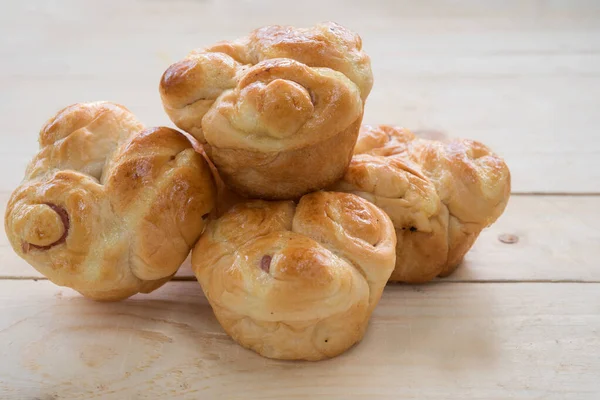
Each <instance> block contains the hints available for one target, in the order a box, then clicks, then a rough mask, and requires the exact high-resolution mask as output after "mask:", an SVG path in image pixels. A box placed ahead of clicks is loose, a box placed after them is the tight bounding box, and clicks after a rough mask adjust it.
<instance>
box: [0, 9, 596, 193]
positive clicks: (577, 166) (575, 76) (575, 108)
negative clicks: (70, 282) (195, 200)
mask: <svg viewBox="0 0 600 400" xmlns="http://www.w3.org/2000/svg"><path fill="white" fill-rule="evenodd" d="M323 20H336V21H338V22H340V23H342V24H344V25H347V26H348V27H349V28H351V29H353V30H355V31H356V32H358V33H360V34H361V36H362V37H363V42H364V48H365V49H366V51H367V52H368V53H369V54H370V55H371V58H372V63H373V70H374V75H375V86H374V89H373V92H372V94H371V96H370V97H369V100H368V103H367V108H366V113H365V122H368V123H373V124H378V123H391V124H400V125H404V126H406V127H409V128H414V129H437V130H440V131H443V132H445V133H446V134H447V135H449V136H461V137H468V138H473V139H478V140H481V141H483V142H484V143H486V144H489V145H490V146H491V147H492V148H493V149H495V150H496V151H497V152H498V153H499V154H501V155H502V156H504V157H505V158H506V160H507V162H508V164H509V166H510V168H511V170H512V172H513V183H514V185H513V189H514V191H516V192H600V157H599V156H600V140H599V139H598V135H595V134H593V132H594V127H596V126H598V125H599V124H600V113H598V112H597V108H598V98H599V96H600V3H599V2H595V1H585V0H577V1H568V2H567V1H554V0H526V1H522V0H508V1H502V2H496V1H476V0H467V1H460V2H456V1H447V0H434V1H430V2H413V1H396V0H385V1H369V2H366V1H358V0H351V1H347V0H332V1H322V0H303V1H299V2H285V1H279V0H253V1H234V0H218V1H217V0H204V1H193V0H174V1H158V0H137V1H135V0H129V1H122V0H106V1H102V2H81V1H78V0H63V1H56V2H47V1H44V0H32V1H26V2H25V1H22V2H21V1H13V2H4V3H3V11H2V13H1V15H0V57H1V58H2V63H1V64H0V84H1V85H2V91H0V119H1V120H2V124H3V129H2V131H1V132H0V155H1V156H2V157H0V177H1V179H0V190H9V189H12V188H13V187H14V186H15V185H16V184H17V183H18V182H19V180H20V179H21V174H19V172H20V171H23V169H24V167H25V164H26V162H27V160H28V159H29V158H31V156H32V155H33V154H34V153H35V151H36V136H37V132H38V130H39V128H40V127H41V126H42V124H43V123H44V121H45V120H46V119H47V118H49V117H50V116H51V115H52V114H53V113H55V112H56V111H57V110H58V109H60V108H62V107H63V106H65V105H67V104H71V103H74V102H81V101H92V100H111V101H116V102H121V103H123V104H125V105H127V106H128V107H130V108H131V109H132V111H134V112H135V113H136V114H137V115H138V116H139V117H140V119H141V120H142V121H144V122H145V123H146V124H148V125H160V124H167V125H170V122H169V121H168V118H167V117H166V115H165V114H164V112H163V111H162V107H161V104H160V99H159V96H158V89H157V87H158V81H159V79H160V76H161V74H162V73H163V72H164V70H165V69H166V68H167V66H168V65H169V64H170V63H172V62H174V61H176V60H178V59H180V58H182V57H183V56H184V55H185V54H186V53H187V52H188V51H190V50H191V49H193V48H197V47H202V46H206V45H209V44H212V43H213V42H215V41H218V40H222V39H233V38H235V37H238V36H240V35H244V34H246V33H247V32H248V31H250V30H251V29H253V28H256V27H258V26H262V25H265V24H294V25H297V26H307V25H311V24H314V23H316V22H318V21H323Z"/></svg>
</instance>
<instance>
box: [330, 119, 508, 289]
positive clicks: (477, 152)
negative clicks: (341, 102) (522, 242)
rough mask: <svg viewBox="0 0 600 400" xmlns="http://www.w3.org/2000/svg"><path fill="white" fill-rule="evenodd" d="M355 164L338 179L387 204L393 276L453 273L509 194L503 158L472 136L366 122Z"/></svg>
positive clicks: (409, 278) (339, 186) (345, 187)
mask: <svg viewBox="0 0 600 400" xmlns="http://www.w3.org/2000/svg"><path fill="white" fill-rule="evenodd" d="M354 151H355V155H354V157H353V158H352V161H351V163H350V166H349V168H348V171H347V172H346V174H345V175H344V177H343V179H342V180H341V181H339V182H338V183H336V184H335V185H334V186H333V189H334V190H339V191H344V192H351V193H354V194H357V195H359V196H362V197H364V198H365V199H367V200H369V201H371V202H373V203H374V204H376V205H378V206H379V207H381V208H382V209H383V210H384V211H385V212H386V213H387V214H388V215H389V216H390V218H391V219H392V221H393V223H394V227H395V229H396V234H397V239H398V240H397V247H396V268H395V270H394V272H393V273H392V275H391V277H390V280H391V281H402V282H410V283H419V282H427V281H429V280H431V279H433V278H435V277H436V276H447V275H449V274H451V273H452V272H453V271H454V270H455V269H456V267H457V266H458V265H459V264H460V262H461V261H462V259H463V257H464V255H465V254H466V253H467V251H469V249H470V248H471V246H472V245H473V243H474V242H475V240H476V239H477V236H478V235H479V233H480V232H481V230H482V229H483V228H485V227H487V226H489V225H490V224H492V223H493V222H495V221H496V219H497V218H498V217H499V216H500V215H501V214H502V212H503V211H504V208H505V207H506V204H507V202H508V198H509V196H510V172H509V170H508V167H507V166H506V164H505V163H504V161H503V160H502V159H501V158H500V157H499V156H497V155H496V154H494V153H492V151H491V150H490V149H489V148H487V147H486V146H484V145H483V144H481V143H478V142H475V141H471V140H452V141H448V142H441V141H433V140H426V139H420V138H417V137H415V135H413V134H412V133H411V132H410V131H408V130H406V129H403V128H398V127H392V126H385V125H384V126H378V127H370V126H364V127H363V128H362V129H361V132H360V136H359V139H358V141H357V143H356V147H355V150H354Z"/></svg>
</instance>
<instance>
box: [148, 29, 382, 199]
mask: <svg viewBox="0 0 600 400" xmlns="http://www.w3.org/2000/svg"><path fill="white" fill-rule="evenodd" d="M372 84H373V77H372V73H371V66H370V60H369V58H368V56H367V55H366V54H365V53H364V52H363V51H362V43H361V39H360V37H359V36H358V35H355V34H353V33H352V32H350V31H348V30H347V29H345V28H343V27H342V26H340V25H337V24H334V23H327V24H320V25H317V26H315V27H313V28H309V29H295V28H292V27H287V26H268V27H264V28H261V29H257V30H255V31H254V32H252V33H251V34H250V35H249V36H248V37H245V38H242V39H239V40H236V41H233V42H222V43H218V44H216V45H214V46H212V47H209V48H206V49H203V50H198V51H193V52H191V53H190V54H189V55H188V56H187V57H186V58H185V59H183V60H181V61H179V62H177V63H175V64H173V65H171V66H170V67H169V68H168V69H167V71H166V72H165V73H164V75H163V77H162V79H161V82H160V94H161V97H162V101H163V105H164V108H165V111H166V112H167V114H168V115H169V117H170V118H171V119H172V120H173V122H174V123H175V124H176V125H177V126H178V127H179V128H181V129H183V130H185V131H187V132H189V133H190V134H192V135H194V136H195V137H196V138H197V139H198V140H199V141H200V142H202V143H203V144H205V146H204V147H205V150H206V153H207V154H208V156H209V157H210V159H211V160H212V161H213V163H214V164H215V166H216V167H217V169H218V170H219V174H220V175H221V177H222V178H223V180H224V181H225V183H227V185H228V186H230V187H232V188H233V189H234V190H236V191H237V192H239V193H240V194H242V195H244V196H247V197H259V198H265V199H294V198H298V197H300V196H301V195H303V194H305V193H308V192H310V191H314V190H317V189H321V188H323V187H325V186H327V185H330V184H332V183H334V182H335V181H336V180H337V179H339V178H340V177H341V176H342V175H343V173H344V171H345V169H346V167H347V166H348V163H349V162H350V158H351V156H352V149H353V148H354V144H355V142H356V137H357V135H358V130H359V127H360V123H361V121H362V116H363V109H364V102H365V100H366V98H367V96H368V94H369V92H370V90H371V87H372Z"/></svg>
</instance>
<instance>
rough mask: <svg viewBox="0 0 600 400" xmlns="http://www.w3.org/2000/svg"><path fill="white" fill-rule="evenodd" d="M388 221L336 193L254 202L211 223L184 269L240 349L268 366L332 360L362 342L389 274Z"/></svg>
mask: <svg viewBox="0 0 600 400" xmlns="http://www.w3.org/2000/svg"><path fill="white" fill-rule="evenodd" d="M395 244H396V238H395V234H394V227H393V225H392V222H391V221H390V219H389V217H388V216H387V215H385V213H384V212H383V211H381V210H380V209H379V208H377V207H376V206H374V205H373V204H371V203H369V202H367V201H365V200H363V199H361V198H360V197H358V196H354V195H352V194H346V193H334V192H315V193H311V194H308V195H305V196H304V197H302V198H301V199H300V201H299V203H298V204H297V205H296V204H295V203H294V202H292V201H279V202H267V201H262V200H255V201H250V202H245V203H240V204H237V205H235V206H233V207H232V208H231V209H230V210H229V211H227V212H226V213H225V214H224V215H223V216H222V217H220V218H219V219H217V220H214V221H213V222H211V223H210V224H209V226H208V228H207V230H206V232H205V234H203V235H202V237H201V238H200V240H199V241H198V244H197V245H196V247H195V248H194V250H193V252H192V267H193V269H194V272H195V274H196V276H197V278H198V281H199V282H200V284H201V286H202V289H203V290H204V293H205V295H206V297H207V298H208V301H209V302H210V304H211V306H212V308H213V311H214V313H215V315H216V317H217V319H218V320H219V322H220V323H221V325H222V326H223V328H224V329H225V331H226V332H227V333H228V334H229V335H230V336H231V337H233V339H234V340H236V341H237V342H238V343H240V344H241V345H242V346H244V347H246V348H249V349H252V350H254V351H256V352H257V353H259V354H261V355H263V356H265V357H269V358H278V359H290V360H292V359H293V360H299V359H303V360H319V359H324V358H329V357H333V356H335V355H338V354H340V353H342V352H343V351H345V350H346V349H348V348H349V347H351V346H352V345H353V344H355V343H356V342H358V341H359V340H360V339H361V338H362V337H363V335H364V332H365V329H366V327H367V324H368V320H369V317H370V315H371V313H372V311H373V309H374V307H375V306H376V304H377V303H378V301H379V298H380V296H381V293H382V291H383V288H384V286H385V284H386V282H387V280H388V278H389V275H390V273H391V272H392V270H393V268H394V257H395V254H394V249H395Z"/></svg>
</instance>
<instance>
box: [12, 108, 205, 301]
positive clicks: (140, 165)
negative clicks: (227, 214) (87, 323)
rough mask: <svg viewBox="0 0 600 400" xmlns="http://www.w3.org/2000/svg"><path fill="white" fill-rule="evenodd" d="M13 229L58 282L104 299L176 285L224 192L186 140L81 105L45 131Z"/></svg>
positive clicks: (116, 112)
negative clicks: (173, 280)
mask: <svg viewBox="0 0 600 400" xmlns="http://www.w3.org/2000/svg"><path fill="white" fill-rule="evenodd" d="M39 142H40V150H39V152H38V153H37V155H36V156H35V157H34V159H33V160H32V161H31V163H30V164H29V166H28V168H27V171H26V174H25V178H24V180H23V182H22V183H21V185H20V186H19V187H18V188H17V189H16V190H15V191H14V192H13V194H12V196H11V198H10V200H9V202H8V206H7V208H6V215H5V229H6V233H7V236H8V238H9V240H10V243H11V245H12V247H13V249H14V250H15V252H16V253H17V254H18V255H19V256H20V257H21V258H23V259H25V260H26V261H27V262H28V263H29V264H31V265H32V266H33V267H35V268H36V269H37V270H38V271H39V272H41V273H42V274H43V275H45V276H46V277H47V278H48V279H49V280H51V281H52V282H54V283H56V284H58V285H61V286H68V287H71V288H73V289H75V290H77V291H78V292H80V293H81V294H83V295H84V296H87V297H90V298H92V299H96V300H119V299H123V298H126V297H128V296H131V295H133V294H135V293H138V292H142V293H148V292H151V291H152V290H154V289H156V288H158V287H159V286H161V285H162V284H163V283H165V282H166V281H168V280H169V279H170V278H171V276H172V275H173V274H175V272H176V271H177V269H178V268H179V266H180V265H181V263H182V262H183V261H184V260H185V258H186V256H187V255H188V254H189V252H190V249H191V247H192V246H193V245H194V244H195V242H196V241H197V239H198V237H199V236H200V234H201V232H202V231H203V229H204V225H205V221H206V220H207V217H208V214H209V213H210V212H211V211H212V209H213V207H214V202H215V196H216V189H215V186H214V182H213V178H212V175H211V173H210V169H209V167H208V165H207V163H206V161H205V160H204V158H203V157H202V156H201V155H200V154H198V153H197V152H195V151H194V149H193V148H192V145H191V144H190V142H189V141H188V139H186V138H185V136H184V135H183V134H182V133H180V132H177V131H175V130H173V129H169V128H149V129H144V126H143V125H142V124H141V123H140V122H139V121H138V120H137V119H136V118H135V117H134V116H133V114H131V112H129V111H128V110H127V109H126V108H125V107H123V106H120V105H117V104H113V103H108V102H97V103H84V104H74V105H72V106H69V107H67V108H65V109H63V110H61V111H59V112H58V113H57V114H56V115H55V116H54V117H53V118H51V119H50V120H49V121H48V122H47V123H46V125H45V126H44V127H43V128H42V130H41V132H40V136H39Z"/></svg>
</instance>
